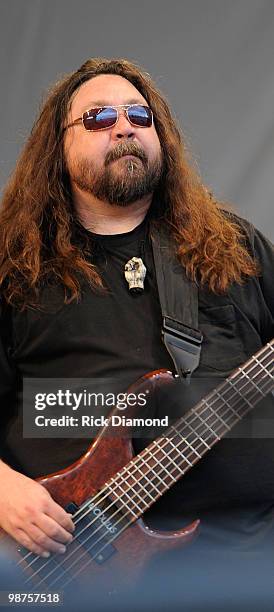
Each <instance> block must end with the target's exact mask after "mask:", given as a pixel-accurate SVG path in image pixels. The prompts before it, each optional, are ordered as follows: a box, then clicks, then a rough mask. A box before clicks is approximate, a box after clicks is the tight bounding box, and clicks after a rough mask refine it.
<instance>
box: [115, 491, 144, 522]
mask: <svg viewBox="0 0 274 612" xmlns="http://www.w3.org/2000/svg"><path fill="white" fill-rule="evenodd" d="M120 488H121V487H120V486H119V485H118V489H120ZM109 489H110V493H111V495H113V496H115V501H116V502H118V503H120V504H121V505H123V506H125V507H126V508H127V510H129V512H130V514H133V516H134V517H135V518H138V516H139V515H140V514H143V512H144V508H139V506H138V504H136V503H135V502H134V501H133V500H132V498H131V497H129V496H128V495H127V494H126V493H125V491H123V489H122V495H121V494H119V492H117V491H116V490H115V491H114V490H113V489H112V488H111V487H110V486H109ZM124 495H127V497H128V498H129V500H130V502H131V503H132V502H133V504H134V506H136V508H137V510H138V514H136V512H134V510H133V509H132V508H131V507H130V506H128V504H127V503H126V502H125V501H124V499H123V497H124Z"/></svg>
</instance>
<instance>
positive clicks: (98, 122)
mask: <svg viewBox="0 0 274 612" xmlns="http://www.w3.org/2000/svg"><path fill="white" fill-rule="evenodd" d="M116 119H117V110H116V109H115V108H112V107H111V106H107V107H106V108H92V109H91V110H89V111H87V112H86V113H84V114H83V124H84V126H85V128H86V130H102V129H103V128H108V127H111V126H112V125H114V124H115V122H116Z"/></svg>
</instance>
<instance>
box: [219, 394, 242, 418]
mask: <svg viewBox="0 0 274 612" xmlns="http://www.w3.org/2000/svg"><path fill="white" fill-rule="evenodd" d="M216 394H217V395H218V397H219V398H220V400H221V401H222V402H223V403H224V404H225V405H226V406H227V407H228V409H229V410H231V411H232V412H233V413H234V414H235V416H236V417H237V418H238V419H240V418H241V415H240V414H239V413H238V412H237V410H235V408H234V407H233V406H231V405H230V404H229V403H228V402H227V400H226V399H225V398H224V397H223V396H222V395H221V394H220V393H219V392H218V391H216Z"/></svg>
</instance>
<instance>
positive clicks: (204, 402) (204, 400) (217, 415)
mask: <svg viewBox="0 0 274 612" xmlns="http://www.w3.org/2000/svg"><path fill="white" fill-rule="evenodd" d="M202 403H203V404H205V405H206V407H207V408H209V410H210V411H211V412H212V413H213V414H214V416H215V417H217V418H218V419H219V420H220V421H221V423H222V425H223V426H224V427H225V428H226V429H227V431H229V429H230V427H229V426H228V425H227V424H226V422H225V421H224V420H223V419H222V417H221V416H220V415H219V414H218V413H217V412H214V411H213V410H212V407H211V405H210V404H209V403H208V401H207V400H206V399H203V400H202Z"/></svg>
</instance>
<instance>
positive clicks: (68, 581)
mask: <svg viewBox="0 0 274 612" xmlns="http://www.w3.org/2000/svg"><path fill="white" fill-rule="evenodd" d="M131 522H133V520H132V521H131ZM127 527H128V525H125V526H123V527H122V528H121V529H120V531H119V533H118V534H115V536H114V537H113V538H112V539H111V540H109V541H108V542H107V543H106V544H104V545H103V546H102V548H101V549H100V550H99V551H97V552H96V555H95V557H91V556H90V558H89V559H88V561H87V562H86V563H85V564H84V565H83V566H82V567H81V568H79V569H78V571H77V572H76V573H75V574H74V575H73V576H69V577H68V579H67V580H66V582H63V583H62V584H61V585H59V587H58V588H65V587H66V586H67V585H68V584H69V583H70V582H72V580H74V579H75V577H76V576H77V575H78V574H79V573H80V572H83V570H84V569H86V567H88V565H90V563H91V562H92V561H93V560H94V559H95V558H96V557H98V555H100V554H101V553H102V551H103V550H104V549H105V548H106V547H107V546H109V544H111V542H113V541H114V540H115V539H116V538H117V537H118V536H120V535H121V533H123V531H124V530H125V529H127ZM89 552H90V550H89ZM83 556H84V554H82V555H81V556H80V557H79V558H78V559H77V561H79V560H80V559H81V558H82V557H83ZM72 565H75V563H73V564H72ZM72 565H71V566H70V567H68V568H66V570H65V571H64V572H63V575H65V576H66V574H67V570H70V569H71V567H72ZM61 578H62V576H61ZM59 579H60V576H58V577H57V579H56V580H54V581H53V582H51V583H50V586H51V587H52V586H53V585H54V584H56V582H57V581H58V580H59ZM42 582H43V581H42Z"/></svg>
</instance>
